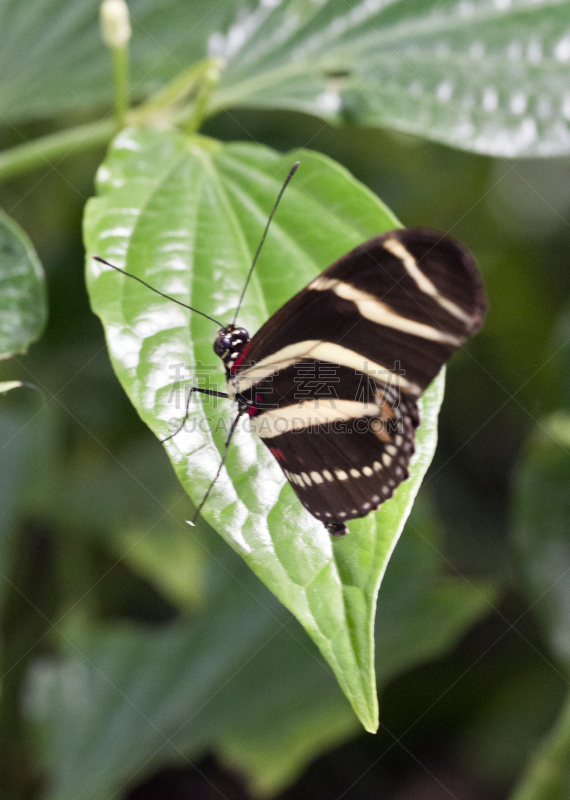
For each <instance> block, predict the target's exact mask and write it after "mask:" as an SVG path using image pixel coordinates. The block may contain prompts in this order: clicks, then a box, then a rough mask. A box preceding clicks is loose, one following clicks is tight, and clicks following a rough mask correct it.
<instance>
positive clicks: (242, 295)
mask: <svg viewBox="0 0 570 800" xmlns="http://www.w3.org/2000/svg"><path fill="white" fill-rule="evenodd" d="M300 163H301V162H300V161H295V163H294V164H293V166H292V167H291V169H290V170H289V174H288V175H287V177H286V178H285V183H284V184H283V186H282V187H281V191H280V192H279V195H278V197H277V200H276V201H275V205H274V206H273V210H272V211H271V214H270V215H269V219H268V220H267V224H266V226H265V230H264V231H263V236H262V237H261V241H260V243H259V246H258V248H257V250H256V252H255V255H254V257H253V261H252V262H251V267H250V268H249V272H248V274H247V278H246V281H245V283H244V286H243V289H242V292H241V295H240V298H239V303H238V306H237V308H236V313H235V315H234V320H233V323H232V324H233V325H235V324H236V319H237V315H238V314H239V310H240V308H241V304H242V303H243V298H244V297H245V292H246V289H247V287H248V284H249V281H250V279H251V276H252V275H253V270H254V268H255V264H256V262H257V259H258V258H259V254H260V252H261V248H262V247H263V243H264V241H265V237H266V236H267V231H268V230H269V226H270V225H271V220H272V219H273V217H274V216H275V212H276V211H277V206H278V205H279V201H280V200H281V198H282V197H283V192H284V191H285V189H286V188H287V186H288V185H289V182H290V180H291V178H292V177H293V175H294V174H295V173H296V172H297V167H298V166H299V164H300Z"/></svg>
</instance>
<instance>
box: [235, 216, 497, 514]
mask: <svg viewBox="0 0 570 800" xmlns="http://www.w3.org/2000/svg"><path fill="white" fill-rule="evenodd" d="M485 311H486V297H485V292H484V289H483V285H482V282H481V278H480V276H479V273H478V271H477V268H476V266H475V264H474V262H473V259H472V257H471V256H470V254H469V253H468V252H467V251H466V250H465V248H463V247H462V246H461V245H459V244H458V243H457V242H455V241H453V240H452V239H450V238H449V237H446V236H443V235H442V234H440V233H437V232H435V231H429V230H425V229H421V228H407V229H403V230H396V231H391V232H389V233H386V234H384V235H382V236H378V237H375V238H374V239H371V240H369V241H368V242H365V243H364V244H363V245H361V246H360V247H357V248H356V249H355V250H352V251H351V252H350V253H347V254H346V255H345V256H343V257H342V258H341V259H339V260H338V261H337V262H335V263H334V264H333V265H332V266H330V267H329V268H328V269H326V270H325V271H324V272H323V273H321V275H320V276H319V277H318V278H316V279H315V280H313V281H312V282H311V283H310V284H309V285H308V286H307V287H306V288H305V289H303V290H302V291H301V292H299V293H298V294H297V295H295V297H293V298H292V299H291V300H290V301H289V302H287V303H286V304H285V305H284V306H282V308H280V309H279V310H278V311H277V312H276V313H275V314H274V315H273V316H272V317H271V318H270V319H269V320H268V321H267V322H266V323H265V325H263V327H262V328H261V329H260V330H259V332H258V333H257V334H255V336H254V337H253V339H252V341H251V346H250V348H249V349H248V351H247V354H245V353H244V358H243V359H242V360H241V363H240V361H237V362H236V364H235V365H234V367H233V368H232V373H233V377H232V378H231V379H230V381H231V388H232V390H233V391H234V392H235V393H236V394H237V395H241V396H243V398H245V399H246V400H247V401H248V402H250V403H252V404H253V407H252V408H251V413H252V415H253V427H254V430H257V431H258V432H259V434H260V436H261V438H263V441H264V442H265V444H267V445H268V447H270V449H271V450H272V451H276V452H277V454H278V455H277V458H278V461H279V463H280V464H281V466H282V468H283V469H284V471H285V474H286V476H287V477H288V478H289V480H290V481H291V483H292V485H293V488H294V489H295V491H296V492H297V494H298V495H299V497H300V498H301V500H302V501H303V503H304V504H305V505H306V506H307V508H309V510H310V511H311V512H312V513H313V514H315V516H319V514H317V513H316V512H317V511H319V512H320V514H321V515H322V514H325V515H326V513H327V512H328V513H330V514H331V515H332V516H331V519H332V520H333V521H334V522H335V524H338V525H340V524H341V522H342V520H343V519H347V518H351V517H355V516H364V515H365V514H367V513H368V511H369V510H371V508H373V507H376V506H377V505H378V504H379V503H378V501H376V500H375V498H376V497H379V498H380V500H379V502H383V500H384V499H387V497H388V496H390V495H391V494H392V492H393V490H394V488H395V486H396V485H398V483H400V482H401V480H403V479H404V478H405V477H406V476H407V464H408V462H409V459H410V457H411V454H412V452H413V429H414V428H415V426H416V425H417V420H418V416H417V407H416V404H415V401H416V399H417V398H418V397H419V396H420V395H421V393H422V392H423V390H424V389H425V388H426V387H427V386H428V384H429V383H430V382H431V381H432V380H433V378H434V377H435V376H436V375H437V373H438V372H439V370H440V369H441V367H442V365H443V364H444V363H445V362H446V361H447V359H448V358H449V357H450V355H451V354H452V353H453V352H454V351H455V350H456V349H457V348H458V347H460V346H461V345H462V344H463V343H464V342H465V341H466V340H467V339H468V338H469V337H470V336H472V335H474V333H476V332H477V330H479V328H480V327H481V325H482V322H483V318H484V314H485ZM310 365H313V368H315V365H321V369H322V365H324V367H327V368H328V369H329V377H328V378H326V379H325V380H322V381H319V380H318V376H316V378H315V380H314V381H313V382H312V383H313V385H312V386H310V385H308V384H310V383H311V382H310V381H309V382H308V383H307V382H305V385H303V374H307V370H308V369H309V366H310ZM335 371H336V372H335ZM332 372H335V375H334V376H332ZM363 381H364V382H365V383H366V382H367V385H368V395H367V400H366V403H365V406H366V407H362V403H360V404H359V402H360V400H361V398H360V397H359V396H358V392H359V391H361V390H362V385H363ZM371 393H372V395H374V398H375V399H374V398H372V396H371ZM335 394H336V398H335V397H334V395H335ZM327 397H328V399H329V403H330V402H332V401H333V400H335V402H336V408H334V409H333V408H332V407H329V409H328V410H325V411H324V412H323V402H324V401H325V400H326V399H327ZM316 403H318V404H319V405H320V412H319V414H317V415H316V418H317V419H319V420H320V421H321V423H320V424H321V428H320V430H319V431H318V432H317V433H316V434H313V433H311V432H309V429H310V428H311V425H310V420H311V417H315V410H316V409H315V404H316ZM398 409H400V411H399V410H398ZM388 410H390V411H391V412H392V414H393V416H394V419H396V418H397V419H399V420H400V423H401V425H402V426H403V427H402V430H401V431H399V430H397V429H394V430H393V431H391V432H390V431H388V433H386V431H384V432H383V433H382V436H379V435H377V433H378V432H374V430H373V429H372V422H373V421H374V420H375V421H376V423H375V424H379V423H382V424H384V423H383V418H384V417H386V416H387V414H388ZM293 416H296V418H297V419H296V421H295V423H294V425H293V423H292V422H291V419H292V417H293ZM358 419H364V420H368V421H369V423H370V426H369V428H370V429H369V430H362V431H360V432H359V431H357V430H355V426H354V425H352V427H351V428H350V430H349V426H347V425H346V424H345V428H344V429H342V425H341V423H346V421H347V420H358ZM278 420H279V423H278ZM278 424H281V426H282V428H283V430H278V429H277V427H276V426H277V425H278ZM263 426H265V428H266V430H265V432H264V431H263V430H262V428H263ZM287 426H288V427H287ZM335 426H336V428H335ZM339 426H340V427H339ZM396 436H399V437H401V438H398V439H396ZM410 442H411V444H412V447H410V446H409V444H410ZM333 447H334V448H336V451H337V452H338V453H340V454H342V457H343V458H344V461H345V468H343V467H342V466H339V467H338V471H339V472H340V473H342V474H344V473H346V474H347V476H352V477H353V478H354V479H353V480H351V479H350V477H347V478H344V477H340V478H338V477H336V478H335V479H334V481H327V483H325V482H323V483H319V482H318V480H316V481H312V482H311V483H310V484H309V483H308V482H306V481H305V479H304V478H303V477H301V481H302V483H299V479H298V478H293V479H291V478H290V477H289V476H290V475H297V476H298V475H301V476H302V474H303V473H305V474H306V475H308V476H309V477H310V472H315V473H318V472H319V469H318V464H320V465H321V468H320V471H321V472H322V470H323V465H326V463H327V457H328V458H332V453H330V452H328V451H329V450H332V449H333ZM279 454H281V456H282V457H280V456H279ZM327 454H328V455H327ZM383 457H384V461H387V460H388V458H390V465H392V464H393V467H392V466H391V467H390V469H385V470H382V469H380V470H376V472H377V473H378V475H377V476H375V475H374V474H373V475H365V474H364V473H362V477H363V478H366V479H367V480H366V481H365V480H359V479H357V478H356V472H357V471H358V472H362V470H363V468H364V467H368V468H372V469H373V467H371V464H372V465H373V464H374V463H375V462H377V463H382V462H383ZM309 463H310V464H311V465H312V466H314V467H315V469H312V470H310V471H309V472H307V465H308V464H309ZM335 463H336V462H335ZM339 463H340V462H339ZM396 464H397V465H398V469H397V468H396ZM335 468H336V467H335ZM351 470H353V472H352V473H351ZM400 471H401V473H402V474H400ZM329 473H330V474H333V473H331V472H330V470H329ZM373 473H374V469H373ZM328 483H330V484H331V487H329V486H328V485H327V484H328ZM305 489H306V490H307V491H305ZM386 490H390V491H389V494H387V491H386ZM365 498H366V499H365ZM367 504H370V508H368V505H367ZM349 506H350V507H349ZM354 511H356V512H358V513H353V512H354ZM341 515H342V516H341ZM319 518H322V516H320V517H319ZM327 519H328V518H327Z"/></svg>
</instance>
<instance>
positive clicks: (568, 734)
mask: <svg viewBox="0 0 570 800" xmlns="http://www.w3.org/2000/svg"><path fill="white" fill-rule="evenodd" d="M569 777H570V692H569V693H568V695H567V697H566V700H565V703H564V706H563V707H562V711H561V713H560V715H559V717H558V719H557V721H556V724H555V726H554V728H553V729H552V731H551V732H550V733H549V735H548V736H547V738H546V739H545V741H544V742H543V743H542V745H541V746H540V748H539V749H538V751H537V752H536V753H535V754H534V756H533V757H532V759H531V761H530V763H529V765H528V767H527V769H526V772H525V774H524V775H523V777H522V779H521V781H520V782H519V784H518V786H517V787H516V788H515V790H514V792H513V793H512V794H511V796H510V800H566V798H567V796H568V780H569Z"/></svg>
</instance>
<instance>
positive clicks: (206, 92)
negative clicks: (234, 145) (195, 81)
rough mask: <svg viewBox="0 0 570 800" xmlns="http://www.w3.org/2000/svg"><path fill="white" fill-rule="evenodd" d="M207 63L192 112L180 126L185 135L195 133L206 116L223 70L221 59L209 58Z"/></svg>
mask: <svg viewBox="0 0 570 800" xmlns="http://www.w3.org/2000/svg"><path fill="white" fill-rule="evenodd" d="M207 62H208V63H207V69H205V70H204V72H203V74H202V76H201V78H202V81H201V83H202V85H201V86H200V89H199V91H198V94H197V96H196V100H195V102H194V106H193V108H192V112H191V114H190V115H189V117H187V119H186V121H185V122H184V123H183V124H182V126H181V127H182V128H183V130H185V131H186V133H195V132H196V131H197V130H198V129H199V128H200V126H201V125H202V122H203V121H204V119H205V117H206V116H207V115H208V111H209V105H210V98H211V97H212V94H213V93H214V91H215V89H216V87H217V85H218V83H219V81H220V73H221V71H222V69H223V68H224V61H223V60H222V59H219V58H211V59H208V60H207ZM202 63H206V62H202Z"/></svg>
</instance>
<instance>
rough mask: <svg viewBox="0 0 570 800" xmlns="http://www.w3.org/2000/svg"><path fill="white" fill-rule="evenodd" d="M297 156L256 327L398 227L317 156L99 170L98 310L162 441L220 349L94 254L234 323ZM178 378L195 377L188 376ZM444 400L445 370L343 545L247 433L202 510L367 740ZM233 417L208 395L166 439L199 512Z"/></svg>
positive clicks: (131, 157)
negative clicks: (333, 684)
mask: <svg viewBox="0 0 570 800" xmlns="http://www.w3.org/2000/svg"><path fill="white" fill-rule="evenodd" d="M297 158H298V159H300V161H301V166H300V167H299V170H298V172H297V174H296V175H295V178H294V181H293V182H292V183H291V185H290V187H289V188H288V189H287V192H286V193H285V195H284V198H283V201H282V203H281V205H280V207H279V210H278V214H277V216H276V218H275V220H274V223H273V225H272V227H271V229H270V232H269V236H268V238H267V241H266V243H265V245H264V248H263V251H262V256H261V258H260V260H259V262H258V265H257V267H256V272H255V274H254V279H253V282H252V284H251V286H250V288H249V289H248V293H247V296H246V301H245V303H244V305H243V306H242V309H241V311H240V316H239V322H240V323H241V324H243V325H245V326H246V327H247V328H248V329H249V331H250V332H251V333H254V332H255V331H256V330H257V329H258V328H259V327H260V326H261V324H262V323H263V322H264V321H265V320H266V319H267V317H268V316H269V314H271V313H272V312H273V311H275V310H276V309H277V308H278V307H279V306H280V305H282V304H283V302H284V301H285V300H287V299H288V298H289V297H291V296H292V295H293V294H294V293H295V291H297V290H299V289H300V288H302V286H303V285H305V284H306V283H307V282H308V281H309V280H310V279H311V278H312V277H314V276H315V275H316V274H318V272H320V271H321V270H322V269H324V268H325V267H326V266H328V264H330V263H332V261H334V260H335V259H336V258H338V257H339V256H340V255H342V254H343V253H345V252H347V251H348V250H350V249H351V248H352V247H354V246H355V245H356V244H358V243H360V242H362V241H365V240H366V239H368V238H370V237H371V236H372V235H374V234H377V233H380V232H382V231H384V230H389V229H391V228H393V227H395V226H396V225H397V222H396V220H395V219H394V217H393V216H392V215H391V214H390V212H389V211H388V210H387V209H386V208H385V207H384V206H383V205H382V204H381V203H380V201H379V200H378V198H376V197H375V196H374V195H373V194H372V193H371V192H370V191H368V190H367V189H366V188H365V187H364V186H363V185H362V184H360V183H358V182H357V181H356V180H354V178H352V177H351V176H350V175H349V174H348V173H347V172H346V171H345V170H344V169H342V168H341V167H340V166H339V165H337V164H335V163H334V162H332V161H330V160H329V159H327V158H325V157H323V156H320V155H319V154H317V153H312V152H311V151H307V150H304V151H297V152H295V153H291V154H287V155H284V156H282V155H279V154H278V153H275V152H273V151H270V150H268V149H266V148H262V147H260V146H257V145H249V144H230V145H221V144H220V143H218V142H213V141H212V140H209V139H204V138H203V137H193V138H190V139H188V138H186V137H184V136H183V135H181V134H178V133H174V132H162V133H160V132H149V131H133V130H128V131H125V132H123V134H121V135H120V136H119V137H118V138H117V140H116V141H115V144H114V146H113V148H112V149H111V152H110V154H109V157H108V158H107V160H106V162H105V164H104V165H103V167H102V168H101V170H100V174H99V193H100V196H99V197H97V198H95V199H93V200H91V201H90V202H89V204H88V207H87V214H86V220H85V235H86V245H87V251H88V254H89V255H88V259H87V272H88V286H89V292H90V296H91V302H92V305H93V308H94V310H95V311H96V313H97V314H98V315H99V316H100V317H101V319H102V321H103V324H104V326H105V333H106V336H107V342H108V345H109V349H110V352H111V358H112V360H113V364H114V367H115V370H116V372H117V375H118V376H119V379H120V380H121V382H122V384H123V386H124V387H125V389H126V391H127V392H128V394H129V396H130V397H131V399H132V401H133V403H134V405H135V406H136V408H137V410H138V412H139V413H140V415H141V417H142V418H143V419H144V420H145V422H147V424H148V425H149V426H150V427H151V428H152V430H154V431H155V432H156V434H157V435H158V436H159V437H161V438H163V437H165V436H166V435H168V434H169V433H170V432H171V425H170V422H169V421H170V420H171V419H172V418H174V419H176V418H180V417H181V416H182V414H183V407H184V401H183V399H182V400H181V392H180V391H179V390H180V388H181V387H180V385H179V384H178V383H177V377H176V375H177V372H176V365H177V364H178V365H181V366H182V365H187V366H189V367H191V372H193V373H194V375H195V376H196V375H198V376H199V377H202V378H204V377H205V376H207V379H208V384H209V385H210V386H211V387H212V388H215V387H217V388H219V389H223V388H224V376H223V370H222V368H221V362H220V361H219V360H218V359H217V358H216V357H215V356H214V355H213V352H212V342H213V339H214V338H215V333H216V326H215V325H214V324H212V323H211V322H209V321H208V320H206V319H204V318H203V317H199V316H198V315H196V314H191V313H190V312H188V311H186V310H184V309H181V308H180V307H179V306H176V305H174V304H173V303H172V302H170V301H169V300H166V299H164V298H162V297H159V296H157V295H156V294H153V293H152V292H150V291H149V290H148V289H147V288H146V287H144V286H141V285H140V284H139V283H137V282H136V281H134V280H132V279H130V278H128V277H125V276H123V275H121V274H119V273H117V272H115V271H113V270H112V269H109V268H106V267H102V266H101V265H100V264H99V263H98V262H96V261H93V260H92V259H91V258H90V255H91V254H93V253H97V254H99V255H101V256H103V257H105V258H107V259H108V260H110V261H111V262H114V263H116V264H117V266H121V267H124V268H126V269H127V270H128V271H130V272H134V273H135V274H137V275H139V276H140V277H144V278H145V279H146V280H147V281H148V282H149V283H150V284H151V285H152V286H154V287H156V288H158V289H159V290H161V291H163V292H167V293H170V294H174V295H175V296H176V297H177V298H178V299H181V300H182V301H185V302H189V303H191V304H194V306H196V307H198V308H199V309H200V310H202V311H204V312H205V313H207V314H210V315H211V316H213V317H215V318H217V319H221V320H228V319H231V317H232V313H233V310H234V309H235V305H236V302H237V298H238V296H239V293H240V291H241V288H242V286H243V282H244V279H245V275H246V273H247V269H248V267H249V265H250V263H251V258H252V255H253V252H254V251H255V249H256V247H257V244H258V243H259V238H260V235H261V231H262V230H263V226H264V224H265V222H266V220H267V216H268V214H269V211H270V209H271V207H272V205H273V203H274V200H275V197H276V196H277V193H278V191H279V188H280V185H281V183H282V181H283V178H284V176H285V175H286V174H287V172H288V170H289V168H290V166H291V164H292V163H293V161H295V160H296V159H297ZM196 365H198V367H196ZM206 367H210V369H206ZM182 375H183V380H184V381H190V380H191V378H190V373H189V372H188V371H187V370H185V371H183V373H182ZM194 380H195V378H194ZM442 391H443V375H441V376H440V377H439V378H438V379H437V380H436V381H434V384H433V385H432V387H430V389H429V390H428V391H427V392H426V393H425V395H424V397H423V398H422V403H421V415H422V425H421V427H420V429H419V431H418V435H417V451H416V456H415V458H414V463H413V465H412V468H411V477H410V479H409V480H407V481H405V482H404V483H403V484H402V485H401V486H400V488H399V489H398V491H397V493H396V495H395V496H394V498H393V499H392V500H390V501H389V502H387V503H385V504H384V505H383V506H382V508H381V510H380V511H379V512H377V513H375V514H370V515H369V516H368V517H366V518H365V519H361V520H354V521H353V522H351V523H350V528H351V534H350V536H347V537H344V538H343V539H342V540H335V541H332V540H331V537H330V536H329V535H328V533H327V532H326V531H325V529H324V527H323V525H322V524H321V523H320V522H318V521H317V520H316V519H315V518H314V517H312V516H311V515H310V514H309V513H308V512H307V511H305V509H304V508H303V507H302V505H301V504H300V503H299V501H298V500H297V498H296V496H295V495H294V493H293V490H292V488H291V486H290V485H289V484H288V483H287V482H286V481H285V478H284V476H283V473H282V472H281V470H280V469H279V467H278V465H277V463H276V462H275V460H274V459H273V458H272V456H271V455H270V453H269V452H268V450H267V448H266V447H265V446H264V445H263V444H262V443H261V441H260V440H259V439H257V437H255V436H253V435H252V434H251V433H250V432H249V431H248V430H247V428H246V427H242V426H240V427H239V429H238V432H237V434H236V436H235V438H234V440H232V446H231V448H230V451H229V457H228V461H227V469H224V470H223V472H222V474H221V476H220V479H219V481H218V483H217V484H216V485H215V487H214V489H213V491H212V494H211V496H210V498H209V500H208V503H207V504H206V506H205V507H204V510H203V513H204V516H205V517H206V518H207V520H208V522H209V523H210V524H211V525H212V526H213V527H214V528H215V529H216V530H217V531H218V532H219V533H220V534H221V535H222V536H223V537H224V538H225V539H226V541H227V542H228V543H229V544H230V545H231V546H232V547H233V548H234V549H235V550H236V551H237V552H238V553H239V554H240V555H241V556H242V557H243V558H244V559H245V560H246V561H247V563H248V564H249V565H250V566H251V568H252V569H253V570H254V571H255V572H256V574H257V575H258V576H259V577H260V578H261V579H262V580H263V581H264V583H265V584H266V585H267V586H268V587H269V588H270V589H271V591H273V592H274V593H275V594H276V595H277V597H278V598H279V599H280V600H281V602H282V603H283V604H284V605H285V606H287V608H289V609H290V610H291V611H292V613H293V614H295V616H296V617H297V618H298V619H299V620H300V622H301V623H302V624H303V626H304V627H305V629H306V630H307V632H308V633H309V635H310V636H311V637H312V638H313V639H314V641H315V642H316V643H317V645H318V646H319V648H320V649H321V652H322V653H323V655H324V656H325V658H326V659H327V660H328V662H329V663H330V665H331V666H332V668H333V670H334V671H335V674H336V676H337V678H338V680H339V683H340V685H341V687H342V689H343V691H344V692H345V694H346V695H347V697H348V698H349V700H350V701H351V703H352V705H353V708H354V710H355V711H356V713H357V715H358V716H359V718H360V719H361V721H362V722H363V724H364V726H365V727H366V728H367V729H368V730H375V729H376V726H377V724H378V719H377V713H378V712H377V700H376V688H375V677H374V657H373V634H372V630H373V620H374V611H375V603H376V593H377V591H378V586H379V583H380V580H381V576H382V575H383V573H384V570H385V568H386V564H387V562H388V559H389V558H390V554H391V552H392V550H393V548H394V546H395V544H396V541H397V539H398V537H399V535H400V532H401V530H402V527H403V525H404V522H405V520H406V518H407V515H408V513H409V511H410V508H411V505H412V503H413V499H414V497H415V495H416V493H417V491H418V489H419V486H420V483H421V480H422V477H423V475H424V473H425V470H426V469H427V466H428V464H429V462H430V460H431V457H432V454H433V450H434V447H435V441H436V419H437V413H438V409H439V405H440V402H441V398H442ZM182 396H183V392H182ZM177 400H178V404H177V402H176V401H177ZM234 415H235V409H233V408H232V406H231V405H230V403H229V402H228V401H221V402H220V401H217V402H216V403H213V402H212V401H211V400H210V399H208V398H204V396H201V397H200V399H199V400H197V402H196V404H194V405H193V406H192V414H191V416H190V419H189V420H188V423H187V426H186V429H185V430H184V431H182V432H181V433H179V434H178V435H177V436H176V437H174V438H173V439H172V440H170V441H169V442H168V443H167V450H168V454H169V456H170V459H171V461H172V463H173V465H174V468H175V470H176V472H177V474H178V476H179V478H180V480H181V482H182V484H183V486H184V488H185V489H186V491H187V492H188V494H189V495H190V497H192V498H193V500H194V501H195V502H199V501H200V500H201V498H202V497H203V496H204V493H205V491H206V489H207V487H208V485H209V484H210V482H211V480H212V478H213V477H214V475H215V474H216V471H217V469H218V465H219V462H220V451H221V450H222V448H223V442H224V438H225V432H226V431H227V429H228V426H229V424H231V420H232V419H233V417H234Z"/></svg>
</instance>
